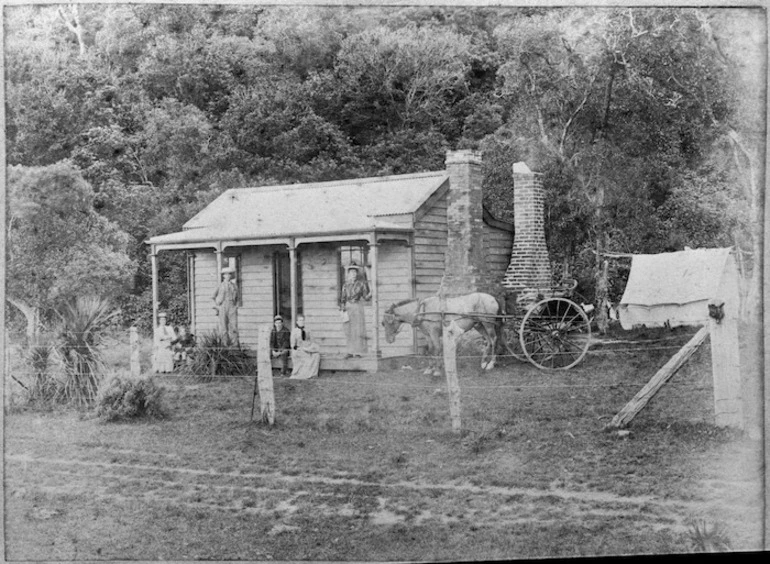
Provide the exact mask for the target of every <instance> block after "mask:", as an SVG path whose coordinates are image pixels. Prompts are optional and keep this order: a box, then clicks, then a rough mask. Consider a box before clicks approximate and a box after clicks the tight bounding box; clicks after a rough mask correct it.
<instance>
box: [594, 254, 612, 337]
mask: <svg viewBox="0 0 770 564" xmlns="http://www.w3.org/2000/svg"><path fill="white" fill-rule="evenodd" d="M608 272H609V262H607V261H606V260H605V261H604V262H602V267H601V270H600V272H599V279H598V281H597V283H596V307H597V312H596V325H597V327H599V332H600V333H601V334H602V335H604V334H606V333H607V328H608V327H609V319H608V317H607V309H608V306H609V304H608V303H607V291H608V288H609V282H608V280H607V278H608Z"/></svg>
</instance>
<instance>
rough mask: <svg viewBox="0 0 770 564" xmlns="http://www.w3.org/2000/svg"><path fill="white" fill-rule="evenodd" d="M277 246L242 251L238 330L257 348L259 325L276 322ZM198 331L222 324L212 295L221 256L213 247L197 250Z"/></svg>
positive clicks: (245, 343) (249, 345)
mask: <svg viewBox="0 0 770 564" xmlns="http://www.w3.org/2000/svg"><path fill="white" fill-rule="evenodd" d="M274 250H276V248H275V247H248V248H244V249H243V250H242V251H241V275H240V280H241V288H240V290H241V300H242V305H241V307H239V308H238V332H239V338H240V341H241V344H242V345H243V346H245V347H247V348H253V349H255V348H256V346H257V331H258V327H259V325H264V324H270V323H272V318H273V259H272V253H273V251H274ZM193 275H194V276H195V296H194V299H193V303H194V307H195V329H194V330H195V333H196V334H197V335H202V334H204V333H207V332H209V331H214V330H216V329H217V328H218V327H219V319H218V317H217V316H216V315H215V311H214V301H213V299H212V296H213V295H214V290H215V289H216V287H217V282H218V281H217V260H216V254H215V253H214V252H213V251H198V252H196V253H195V259H194V267H193Z"/></svg>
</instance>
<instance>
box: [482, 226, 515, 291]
mask: <svg viewBox="0 0 770 564" xmlns="http://www.w3.org/2000/svg"><path fill="white" fill-rule="evenodd" d="M512 248H513V232H511V231H507V230H505V229H500V228H498V227H493V226H491V225H488V224H487V223H484V252H485V254H486V266H487V276H488V277H489V281H490V284H491V285H492V287H493V288H496V287H499V286H501V284H502V281H503V278H504V277H505V271H506V270H507V269H508V264H509V263H510V261H511V249H512Z"/></svg>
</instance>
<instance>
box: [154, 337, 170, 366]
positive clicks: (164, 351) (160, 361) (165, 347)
mask: <svg viewBox="0 0 770 564" xmlns="http://www.w3.org/2000/svg"><path fill="white" fill-rule="evenodd" d="M154 360H155V372H173V371H174V351H172V350H171V345H170V343H169V342H168V341H158V342H156V343H155V359H154Z"/></svg>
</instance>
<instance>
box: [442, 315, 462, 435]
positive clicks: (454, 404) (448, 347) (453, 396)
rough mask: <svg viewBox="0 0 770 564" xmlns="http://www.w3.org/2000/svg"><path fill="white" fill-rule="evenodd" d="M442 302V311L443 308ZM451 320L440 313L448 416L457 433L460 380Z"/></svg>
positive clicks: (458, 430)
mask: <svg viewBox="0 0 770 564" xmlns="http://www.w3.org/2000/svg"><path fill="white" fill-rule="evenodd" d="M443 306H444V304H442V308H441V309H442V312H443V310H444V309H445V308H444V307H443ZM451 323H452V322H451V321H447V320H446V316H445V315H444V313H442V314H441V325H442V328H441V339H442V347H441V348H442V349H443V351H444V372H445V373H446V385H447V389H448V390H449V417H450V418H451V419H452V431H454V432H455V433H459V432H460V429H461V424H460V381H459V379H458V378H457V342H456V341H455V336H454V334H453V333H452V331H450V325H451Z"/></svg>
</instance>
